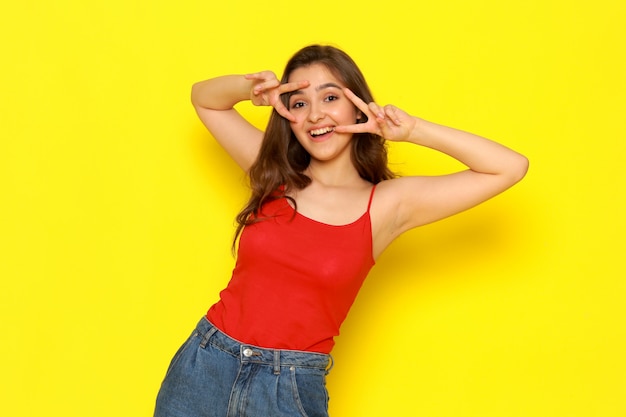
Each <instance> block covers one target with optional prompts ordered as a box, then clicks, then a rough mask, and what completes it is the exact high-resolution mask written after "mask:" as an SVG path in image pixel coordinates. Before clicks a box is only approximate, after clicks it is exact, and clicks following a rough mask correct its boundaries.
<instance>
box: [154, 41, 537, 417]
mask: <svg viewBox="0 0 626 417" xmlns="http://www.w3.org/2000/svg"><path fill="white" fill-rule="evenodd" d="M243 100H251V101H252V102H253V103H254V104H255V105H259V106H261V105H263V106H273V109H274V111H273V112H272V115H271V117H270V120H269V124H268V126H267V129H266V131H265V133H263V132H262V131H260V130H258V129H256V128H255V127H254V126H252V125H251V124H250V123H249V122H247V121H246V120H245V119H244V118H243V117H242V116H241V115H240V114H239V113H238V112H237V111H235V110H234V109H233V106H234V105H235V104H236V103H238V102H241V101H243ZM192 102H193V104H194V106H195V109H196V111H197V113H198V116H199V117H200V119H201V120H202V122H203V123H204V125H205V126H206V127H207V128H208V130H209V131H210V132H211V134H212V135H213V136H214V137H215V139H216V140H217V141H218V142H219V143H220V144H221V145H222V146H223V147H224V149H225V150H226V151H227V152H228V154H229V155H230V156H231V157H232V158H233V159H234V160H235V161H236V162H237V163H238V164H239V165H240V166H241V168H242V169H243V170H244V171H246V172H247V173H248V175H249V179H250V186H251V190H252V193H251V197H250V200H249V202H248V204H247V205H246V206H245V207H244V208H243V210H242V212H241V213H240V214H239V216H238V222H239V227H238V230H237V237H238V240H237V242H238V252H237V262H236V266H235V269H234V271H233V275H232V277H231V280H230V282H229V284H228V286H227V287H226V289H224V290H223V291H222V292H221V293H220V300H219V301H218V302H217V303H216V304H214V305H213V306H211V308H210V309H209V311H208V313H207V315H206V317H203V318H202V319H201V320H200V322H199V323H198V325H197V327H196V329H195V330H194V331H193V333H192V334H191V336H190V337H189V339H188V340H187V341H186V343H185V344H184V345H183V346H182V347H181V349H180V350H179V351H178V352H177V354H176V355H175V357H174V359H173V360H172V363H171V365H170V367H169V369H168V371H167V374H166V377H165V380H164V381H163V384H162V386H161V390H160V391H159V395H158V398H157V405H156V411H155V415H156V416H160V417H163V416H168V417H169V416H178V417H191V416H211V417H212V416H215V417H217V416H219V417H227V416H228V417H235V416H237V417H239V416H242V417H243V416H249V417H261V416H267V417H269V416H271V417H282V416H285V417H286V416H305V417H314V416H327V415H328V396H327V392H326V388H325V376H326V374H327V372H328V370H329V368H330V367H331V365H332V361H331V358H330V355H329V354H330V351H331V349H332V347H333V344H334V341H333V338H334V336H336V335H338V334H339V327H340V325H341V323H342V322H343V320H344V318H345V317H346V314H347V313H348V310H349V309H350V306H351V305H352V303H353V301H354V298H355V297H356V295H357V292H358V290H359V288H360V287H361V284H362V283H363V280H364V279H365V277H366V275H367V274H368V272H369V270H370V269H371V267H372V266H373V265H374V263H375V260H376V258H377V257H378V256H379V255H380V254H381V253H382V252H383V250H384V249H385V248H386V247H387V246H389V244H390V243H391V242H392V241H393V240H394V239H395V238H396V237H398V236H399V235H400V234H402V233H403V232H405V231H407V230H410V229H412V228H414V227H417V226H420V225H424V224H426V223H430V222H433V221H436V220H439V219H442V218H444V217H447V216H450V215H453V214H455V213H458V212H460V211H463V210H465V209H468V208H470V207H472V206H475V205H476V204H479V203H481V202H483V201H485V200H487V199H489V198H491V197H493V196H495V195H496V194H498V193H500V192H502V191H504V190H506V189H507V188H509V187H511V186H512V185H513V184H515V183H516V182H518V181H519V180H520V179H521V178H522V177H523V176H524V175H525V173H526V170H527V166H528V161H527V159H526V158H525V157H524V156H522V155H520V154H518V153H516V152H514V151H512V150H510V149H508V148H506V147H504V146H502V145H499V144H497V143H495V142H492V141H490V140H488V139H485V138H482V137H479V136H476V135H473V134H471V133H467V132H463V131H459V130H455V129H452V128H449V127H445V126H441V125H437V124H434V123H431V122H428V121H426V120H422V119H420V118H417V117H414V116H410V115H409V114H407V113H406V112H404V111H402V110H400V109H399V108H397V107H394V106H391V105H387V106H384V107H381V106H379V105H378V104H376V103H375V102H374V100H373V98H372V94H371V93H370V91H369V88H368V86H367V84H366V82H365V79H364V78H363V75H362V74H361V72H360V70H359V69H358V67H357V66H356V64H355V63H354V62H353V61H352V59H351V58H350V57H349V56H348V55H346V54H345V53H344V52H342V51H340V50H338V49H336V48H334V47H331V46H320V45H312V46H308V47H306V48H304V49H302V50H300V51H299V52H297V53H296V54H295V55H294V56H293V57H292V58H291V60H290V61H289V62H288V64H287V66H286V69H285V71H284V75H283V78H282V80H281V81H278V79H277V78H276V76H275V75H274V73H272V72H271V71H264V72H259V73H255V74H248V75H227V76H223V77H218V78H214V79H210V80H206V81H202V82H199V83H197V84H195V85H194V86H193V89H192ZM385 140H390V141H404V142H410V143H414V144H415V145H419V146H427V147H429V148H432V149H435V150H437V151H440V152H443V153H445V154H447V155H449V156H451V157H452V158H455V159H457V160H459V161H460V162H462V163H463V164H465V165H466V166H467V167H468V169H467V170H464V171H462V172H457V173H452V174H449V175H444V176H435V177H422V176H414V177H401V178H396V177H395V176H394V175H393V174H392V173H391V172H390V171H389V169H388V168H387V155H386V148H385Z"/></svg>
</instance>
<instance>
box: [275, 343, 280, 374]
mask: <svg viewBox="0 0 626 417" xmlns="http://www.w3.org/2000/svg"><path fill="white" fill-rule="evenodd" d="M274 375H280V350H277V349H275V350H274Z"/></svg>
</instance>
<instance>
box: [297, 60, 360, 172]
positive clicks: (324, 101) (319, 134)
mask: <svg viewBox="0 0 626 417" xmlns="http://www.w3.org/2000/svg"><path fill="white" fill-rule="evenodd" d="M301 80H306V81H309V86H308V87H306V88H303V89H301V90H298V91H295V92H293V93H292V94H291V95H290V97H289V103H288V108H289V111H290V112H291V114H292V115H293V116H294V117H295V118H296V120H295V121H294V122H291V129H292V131H293V133H294V135H295V136H296V138H297V139H298V142H300V144H301V145H302V146H303V147H304V148H305V149H306V150H307V152H309V154H310V155H311V157H312V158H313V159H317V160H322V161H326V160H330V159H334V158H337V157H338V156H340V155H344V154H345V153H347V154H348V156H349V152H350V147H349V146H348V145H349V143H350V139H351V138H352V134H349V133H336V132H335V131H334V128H335V126H339V125H351V124H354V123H356V121H357V118H358V117H359V112H358V111H357V109H356V107H355V106H354V104H353V103H352V102H351V101H350V99H348V98H347V97H346V96H345V95H344V93H343V91H342V88H344V87H345V84H344V83H343V81H341V80H339V79H338V78H337V77H335V76H334V75H333V73H332V72H330V71H329V70H328V68H326V66H324V65H322V64H312V65H310V66H307V67H301V68H298V69H296V70H294V71H293V72H292V73H291V74H290V76H289V82H292V81H301Z"/></svg>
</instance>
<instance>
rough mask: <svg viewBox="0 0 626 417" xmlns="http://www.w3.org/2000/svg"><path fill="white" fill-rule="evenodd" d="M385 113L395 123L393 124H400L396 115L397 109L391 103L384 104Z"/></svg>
mask: <svg viewBox="0 0 626 417" xmlns="http://www.w3.org/2000/svg"><path fill="white" fill-rule="evenodd" d="M385 115H386V116H387V117H388V118H389V119H390V120H391V121H392V122H393V123H394V124H395V125H398V126H399V125H400V124H402V122H401V121H400V118H399V117H398V109H397V108H396V107H395V106H392V105H391V104H388V105H386V106H385Z"/></svg>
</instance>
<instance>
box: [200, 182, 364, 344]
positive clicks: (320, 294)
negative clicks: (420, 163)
mask: <svg viewBox="0 0 626 417" xmlns="http://www.w3.org/2000/svg"><path fill="white" fill-rule="evenodd" d="M374 188H375V187H373V188H372V193H371V195H370V201H369V204H368V208H367V211H366V212H365V213H364V214H363V215H362V216H361V217H360V218H359V219H358V220H356V221H354V222H353V223H350V224H347V225H342V226H333V225H329V224H325V223H321V222H318V221H315V220H312V219H309V218H307V217H305V216H303V215H301V214H299V213H298V212H297V211H296V210H294V209H293V208H292V207H291V205H290V204H289V202H288V200H287V199H286V198H280V199H277V200H274V201H271V202H269V203H267V204H265V205H264V206H263V208H262V213H263V215H264V216H267V217H268V219H265V220H262V221H260V222H258V223H255V224H252V225H249V226H246V227H245V228H244V230H243V232H242V234H241V238H240V240H239V251H238V257H237V263H236V265H235V269H234V270H233V275H232V278H231V280H230V282H229V283H228V286H227V287H226V289H224V290H223V291H222V292H221V293H220V300H219V301H218V302H217V303H216V304H214V305H213V306H212V307H211V308H210V309H209V311H208V313H207V318H208V319H209V321H210V322H211V323H213V324H214V325H215V326H216V327H217V328H219V329H220V330H221V331H223V332H224V333H226V334H227V335H229V336H231V337H232V338H234V339H237V340H239V341H240V342H243V343H248V344H252V345H256V346H260V347H266V348H274V349H292V350H301V351H311V352H321V353H329V352H330V351H331V349H332V348H333V346H334V340H333V338H334V337H335V336H337V335H339V327H340V326H341V323H342V322H343V321H344V319H345V318H346V315H347V314H348V310H349V309H350V307H351V306H352V304H353V302H354V299H355V298H356V295H357V293H358V291H359V289H360V288H361V285H362V284H363V281H364V280H365V277H366V276H367V274H368V272H369V271H370V269H371V268H372V266H374V258H373V256H372V228H371V222H370V215H369V208H370V205H371V201H372V196H373V195H374Z"/></svg>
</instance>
